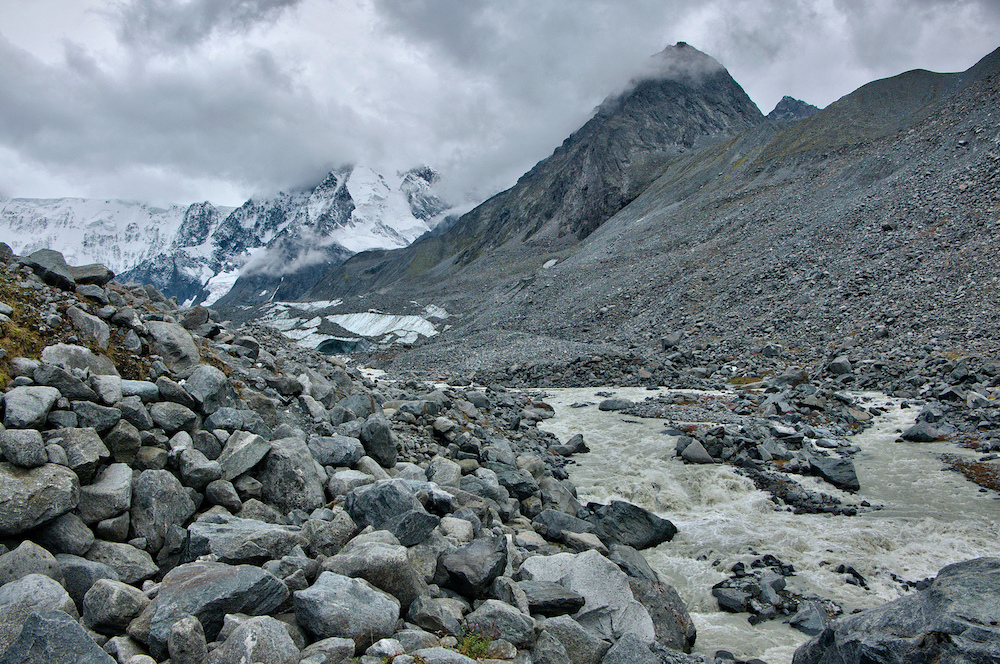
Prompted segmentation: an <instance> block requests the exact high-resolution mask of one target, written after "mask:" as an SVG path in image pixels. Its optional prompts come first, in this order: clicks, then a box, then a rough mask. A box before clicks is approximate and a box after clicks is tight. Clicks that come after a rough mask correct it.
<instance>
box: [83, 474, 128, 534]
mask: <svg viewBox="0 0 1000 664" xmlns="http://www.w3.org/2000/svg"><path fill="white" fill-rule="evenodd" d="M131 506H132V469H131V468H129V467H128V466H127V465H125V464H124V463H113V464H111V465H110V466H108V467H107V468H105V469H104V472H102V473H101V474H100V475H98V476H97V479H96V480H95V481H94V483H93V484H88V485H86V486H84V487H82V488H81V489H80V505H79V512H80V518H81V519H83V521H84V523H88V524H91V523H97V522H98V521H103V520H105V519H110V518H112V517H115V516H118V515H119V514H121V513H122V512H126V511H128V509H129V507H131Z"/></svg>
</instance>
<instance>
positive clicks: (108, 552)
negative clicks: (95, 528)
mask: <svg viewBox="0 0 1000 664" xmlns="http://www.w3.org/2000/svg"><path fill="white" fill-rule="evenodd" d="M86 558H87V560H92V561H94V562H98V563H102V564H104V565H107V566H108V567H110V568H111V569H113V570H115V572H117V574H118V578H119V580H121V581H122V582H123V583H129V584H136V583H140V582H142V581H145V580H146V579H151V578H153V577H154V576H156V575H157V574H159V572H160V568H159V567H157V565H156V563H154V562H153V559H152V557H150V555H149V554H148V553H146V552H145V551H143V550H142V549H137V548H135V547H134V546H132V545H131V544H125V543H123V542H105V541H103V540H97V541H96V542H94V545H93V546H92V547H90V551H88V552H87V555H86Z"/></svg>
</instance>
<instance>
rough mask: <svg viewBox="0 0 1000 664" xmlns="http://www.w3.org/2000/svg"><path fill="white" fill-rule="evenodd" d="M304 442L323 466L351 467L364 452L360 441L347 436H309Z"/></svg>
mask: <svg viewBox="0 0 1000 664" xmlns="http://www.w3.org/2000/svg"><path fill="white" fill-rule="evenodd" d="M306 444H307V445H308V446H309V451H310V452H311V453H312V455H313V458H314V459H316V461H317V462H319V464H320V465H323V466H334V467H337V466H348V467H351V466H353V465H354V464H356V463H357V462H358V461H360V460H361V457H362V456H364V454H365V448H364V447H362V445H361V441H360V440H358V439H357V438H351V437H349V436H338V435H333V436H311V437H310V438H309V441H308V442H307V443H306Z"/></svg>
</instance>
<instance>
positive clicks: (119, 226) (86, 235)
mask: <svg viewBox="0 0 1000 664" xmlns="http://www.w3.org/2000/svg"><path fill="white" fill-rule="evenodd" d="M192 207H193V206H192ZM226 211H227V212H228V210H226ZM185 216H186V210H185V208H184V207H182V206H176V205H175V206H172V207H169V208H166V209H164V208H157V207H151V206H149V205H146V204H144V203H134V202H129V201H119V200H104V199H91V198H53V199H37V198H6V199H0V239H2V240H3V241H4V242H6V243H7V244H9V245H10V247H11V249H13V250H14V252H15V253H17V254H19V255H27V254H30V253H32V252H33V251H36V250H38V249H47V248H51V249H57V250H59V251H61V252H62V253H63V255H64V256H66V260H67V261H68V262H69V263H70V264H71V265H85V264H87V263H103V264H104V265H107V266H108V267H110V268H111V269H112V270H114V271H116V272H121V271H123V270H126V269H128V268H130V267H132V266H134V265H136V264H137V263H139V262H140V261H142V260H143V259H144V258H145V257H147V256H149V255H150V254H156V253H160V252H162V251H164V250H165V249H166V248H167V247H169V246H170V244H171V242H172V240H173V238H174V237H175V236H176V234H177V230H178V229H179V228H180V227H181V224H182V222H183V221H184V219H185Z"/></svg>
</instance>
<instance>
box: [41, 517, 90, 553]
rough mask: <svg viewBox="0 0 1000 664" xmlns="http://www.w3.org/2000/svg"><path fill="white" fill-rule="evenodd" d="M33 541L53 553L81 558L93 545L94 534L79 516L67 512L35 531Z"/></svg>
mask: <svg viewBox="0 0 1000 664" xmlns="http://www.w3.org/2000/svg"><path fill="white" fill-rule="evenodd" d="M34 539H35V541H36V542H38V544H40V545H42V546H43V547H45V548H46V549H48V550H50V551H52V552H54V553H69V554H72V555H76V556H82V555H83V554H85V553H87V550H88V549H90V547H91V545H93V543H94V532H93V531H92V530H91V529H90V528H88V527H87V524H85V523H84V522H83V520H82V519H81V518H80V517H79V516H77V515H76V514H73V513H72V512H67V513H66V514H63V515H62V516H60V517H56V518H55V519H53V520H52V521H49V522H48V523H47V524H45V525H44V526H41V527H40V528H39V529H38V530H37V531H35V534H34Z"/></svg>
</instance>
